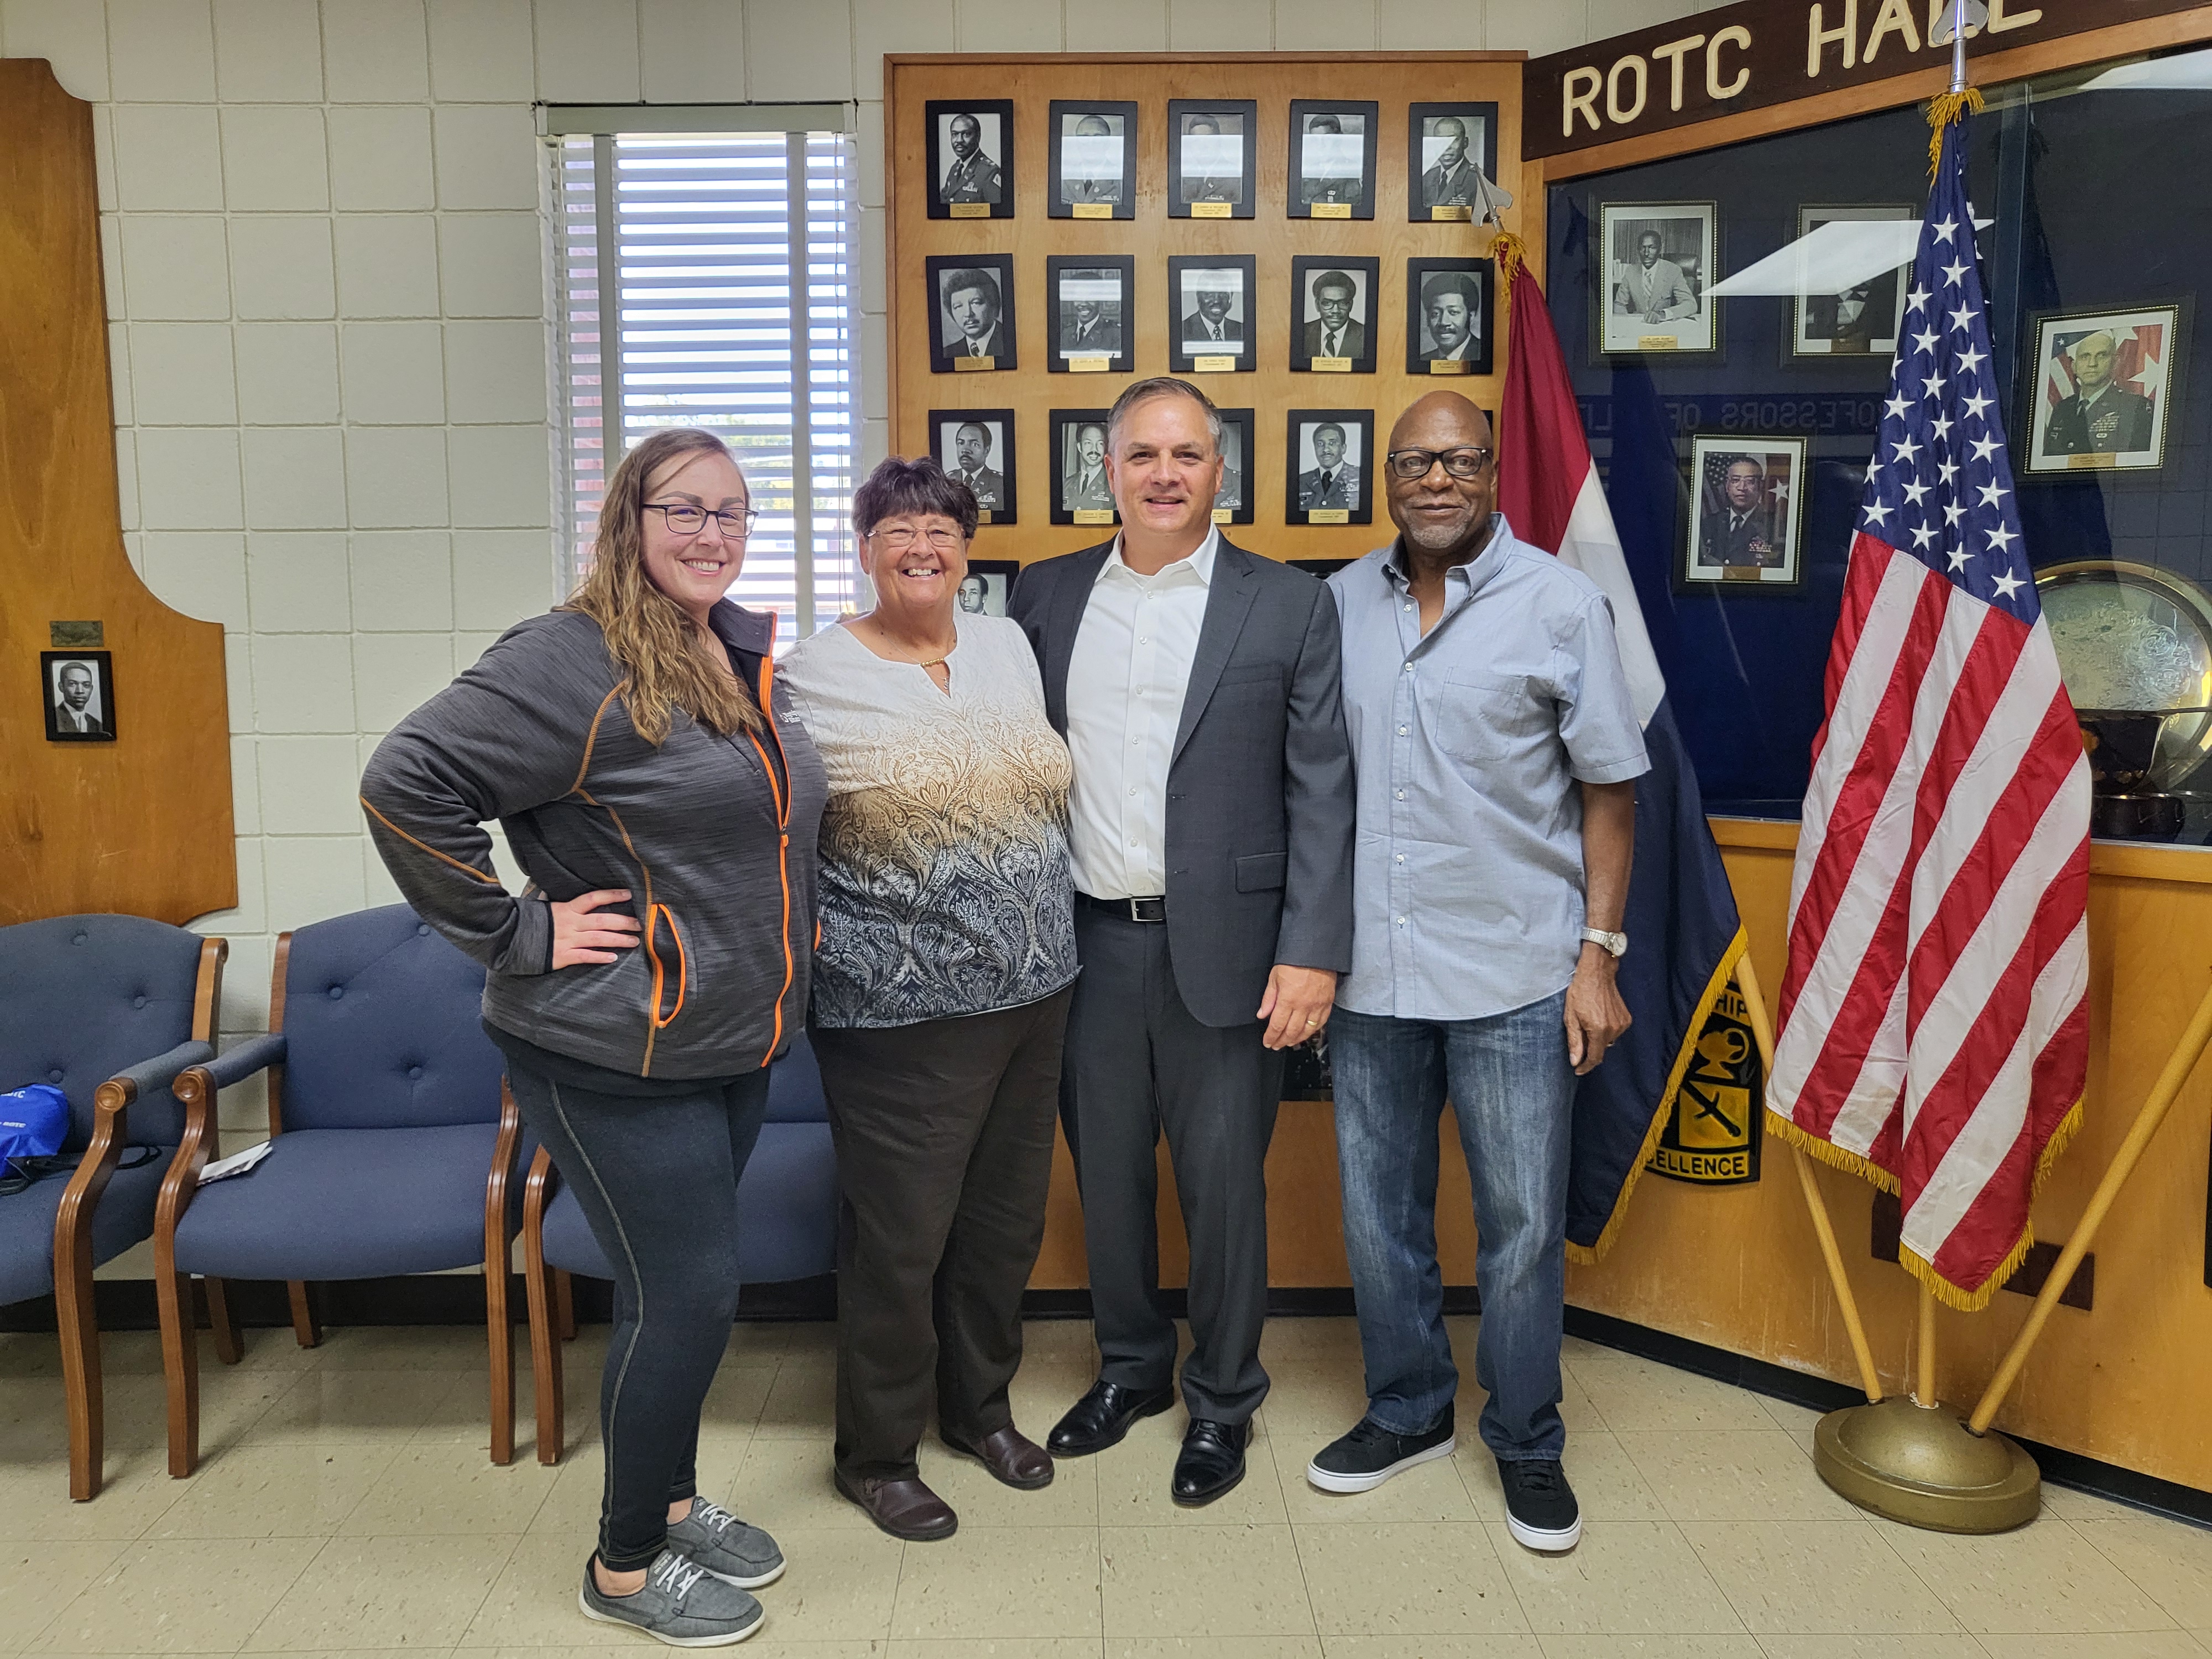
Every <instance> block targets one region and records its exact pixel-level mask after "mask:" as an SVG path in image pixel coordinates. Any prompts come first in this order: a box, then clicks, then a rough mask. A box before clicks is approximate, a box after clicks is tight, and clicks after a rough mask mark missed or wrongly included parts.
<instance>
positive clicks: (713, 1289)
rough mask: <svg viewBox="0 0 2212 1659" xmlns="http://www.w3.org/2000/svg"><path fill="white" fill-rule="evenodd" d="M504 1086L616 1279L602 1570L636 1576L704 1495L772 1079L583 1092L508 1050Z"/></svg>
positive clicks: (604, 1390) (604, 1408) (606, 1397)
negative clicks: (706, 1422) (702, 1478)
mask: <svg viewBox="0 0 2212 1659" xmlns="http://www.w3.org/2000/svg"><path fill="white" fill-rule="evenodd" d="M507 1079H508V1081H509V1083H510V1084H511V1085H513V1090H514V1099H515V1104H516V1105H518V1106H519V1107H520V1108H521V1109H522V1116H523V1121H525V1122H526V1123H527V1124H529V1126H530V1127H531V1130H532V1133H535V1134H536V1135H537V1137H538V1139H540V1140H542V1141H544V1143H545V1146H546V1149H547V1150H548V1151H549V1152H551V1153H552V1154H553V1162H554V1164H555V1166H556V1168H558V1169H559V1170H560V1171H561V1178H562V1180H563V1181H565V1182H568V1186H569V1187H570V1188H571V1189H572V1190H574V1193H575V1194H576V1201H577V1202H578V1203H579V1204H580V1205H582V1206H583V1209H584V1218H585V1219H586V1221H588V1222H590V1223H591V1226H592V1237H593V1238H595V1239H597V1240H598V1241H599V1249H601V1250H602V1251H603V1252H604V1253H605V1255H606V1258H607V1261H609V1262H610V1263H611V1264H612V1266H613V1267H614V1270H615V1281H614V1283H615V1325H614V1336H613V1340H611V1342H610V1343H609V1344H608V1346H607V1368H606V1371H605V1374H604V1375H603V1376H602V1377H601V1378H600V1381H599V1432H600V1437H601V1439H602V1441H603V1442H604V1443H605V1452H606V1463H607V1476H606V1496H605V1498H604V1500H603V1501H602V1502H601V1504H600V1508H599V1560H600V1562H601V1564H602V1565H605V1567H606V1569H607V1570H608V1571H610V1572H632V1571H636V1570H637V1569H639V1568H641V1567H645V1566H649V1565H652V1562H653V1557H655V1556H656V1555H658V1554H659V1553H660V1551H661V1547H662V1546H663V1545H664V1544H665V1543H666V1542H667V1539H668V1506H669V1504H672V1503H677V1502H680V1501H681V1500H683V1499H685V1498H690V1497H692V1496H694V1495H695V1494H696V1492H697V1490H698V1472H697V1469H696V1459H697V1455H698V1450H699V1408H700V1407H701V1405H702V1403H703V1402H704V1401H705V1400H706V1398H707V1389H708V1386H709V1385H710V1384H712V1383H713V1382H714V1372H715V1370H716V1368H717V1367H719V1366H720V1364H721V1363H722V1355H723V1353H724V1352H725V1351H726V1349H727V1348H728V1346H729V1342H730V1322H731V1320H732V1317H733V1316H735V1315H736V1313H737V1309H738V1176H742V1175H743V1174H744V1170H745V1162H746V1160H747V1159H749V1158H751V1157H752V1155H753V1143H754V1142H756V1141H757V1140H758V1139H760V1131H761V1123H762V1121H763V1119H764V1118H765V1117H766V1116H767V1115H768V1073H767V1072H766V1071H765V1070H763V1071H761V1072H759V1073H752V1074H749V1075H747V1076H745V1077H744V1078H742V1079H738V1081H736V1082H734V1083H731V1084H728V1085H702V1088H701V1090H700V1091H699V1092H698V1093H696V1094H685V1095H677V1096H673V1097H667V1096H664V1097H658V1098H640V1097H635V1096H629V1095H611V1094H600V1093H599V1092H597V1091H592V1090H587V1089H581V1088H579V1087H577V1086H576V1085H574V1084H573V1083H562V1082H558V1081H556V1080H555V1079H552V1078H550V1077H547V1076H545V1075H544V1074H543V1073H538V1072H535V1071H532V1070H531V1069H530V1068H529V1067H528V1066H524V1065H520V1064H517V1063H516V1062H515V1061H514V1060H513V1056H512V1055H510V1056H509V1058H508V1063H507Z"/></svg>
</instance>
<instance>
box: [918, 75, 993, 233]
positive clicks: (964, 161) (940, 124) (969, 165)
mask: <svg viewBox="0 0 2212 1659" xmlns="http://www.w3.org/2000/svg"><path fill="white" fill-rule="evenodd" d="M922 118H923V120H924V121H925V122H926V123H927V134H928V139H929V216H930V217H931V218H933V219H1011V218H1012V217H1013V216H1014V101H1013V100H1012V99H1011V98H981V99H974V100H969V102H966V103H953V102H951V101H949V100H944V99H934V100H931V101H930V102H928V103H926V104H924V105H923V106H922Z"/></svg>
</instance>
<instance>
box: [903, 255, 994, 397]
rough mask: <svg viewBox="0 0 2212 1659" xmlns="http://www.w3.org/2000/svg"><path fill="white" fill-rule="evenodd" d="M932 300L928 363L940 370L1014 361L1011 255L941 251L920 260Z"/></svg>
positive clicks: (955, 371)
mask: <svg viewBox="0 0 2212 1659" xmlns="http://www.w3.org/2000/svg"><path fill="white" fill-rule="evenodd" d="M922 268H923V270H924V272H925V274H926V275H927V280H928V283H929V291H930V294H931V295H932V296H933V298H934V299H935V300H936V301H937V331H936V332H935V333H934V334H933V335H932V336H931V337H930V346H929V366H930V368H932V369H933V370H934V371H935V372H936V373H938V374H966V373H969V372H970V371H973V370H984V371H988V370H992V369H1000V368H1013V367H1014V256H1013V255H1012V254H1011V253H944V254H935V255H933V256H932V257H931V258H929V259H928V260H927V261H926V262H925V263H924V264H923V267H922Z"/></svg>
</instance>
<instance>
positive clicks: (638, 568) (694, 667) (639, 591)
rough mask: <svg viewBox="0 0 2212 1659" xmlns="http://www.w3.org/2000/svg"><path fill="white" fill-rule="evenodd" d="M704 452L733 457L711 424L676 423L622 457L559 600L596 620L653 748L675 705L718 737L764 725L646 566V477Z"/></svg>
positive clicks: (635, 721) (633, 717) (632, 714)
mask: <svg viewBox="0 0 2212 1659" xmlns="http://www.w3.org/2000/svg"><path fill="white" fill-rule="evenodd" d="M708 454H712V455H724V456H729V459H730V460H731V462H732V465H734V464H735V462H736V459H737V458H736V457H735V456H732V455H730V449H729V446H728V445H727V444H726V443H724V442H723V441H721V439H720V437H718V436H716V435H714V433H712V432H708V431H706V430H704V429H703V428H698V427H680V426H679V427H665V428H662V429H661V430H659V431H658V432H656V433H654V434H653V435H652V436H651V437H649V438H647V440H645V441H644V442H642V443H641V444H640V445H638V447H636V448H635V449H633V450H631V451H630V452H629V454H627V455H625V456H623V459H622V464H621V465H619V466H617V467H616V468H615V475H614V477H611V478H610V479H609V480H608V481H607V489H606V494H605V496H604V497H602V498H601V500H600V502H599V535H598V537H597V538H596V539H595V540H594V541H593V542H592V568H591V574H588V575H586V577H585V578H584V580H582V581H581V582H580V583H579V584H578V586H577V588H576V591H575V592H574V593H572V594H570V595H569V596H568V603H567V604H566V605H562V607H561V608H562V610H564V611H582V612H583V613H584V614H585V615H586V616H587V617H590V618H591V619H592V621H593V622H595V623H599V631H600V632H601V633H602V634H604V635H605V636H606V641H607V654H608V655H609V656H611V657H612V658H613V659H615V661H616V663H617V665H619V666H620V667H621V668H622V671H623V676H624V678H623V685H622V691H623V702H625V703H627V704H628V705H629V720H630V724H631V726H635V728H636V730H637V734H638V736H640V737H641V738H644V739H645V740H646V741H647V743H649V744H652V745H653V747H654V748H656V749H658V748H659V746H660V745H661V744H662V743H663V742H665V740H666V739H667V737H668V728H669V724H670V721H671V717H672V713H673V711H674V710H676V709H678V708H680V709H682V710H684V713H686V714H690V716H691V718H692V719H693V720H696V721H697V722H698V723H699V724H700V725H702V726H705V727H706V728H707V729H708V731H710V732H714V733H715V735H717V736H718V737H725V738H726V737H729V736H731V735H732V734H733V733H736V732H757V731H759V730H760V729H761V714H760V708H759V706H758V705H757V703H756V702H754V701H753V698H752V696H751V694H750V692H749V691H748V690H747V689H746V688H745V686H744V684H742V683H741V682H740V681H739V680H738V678H735V677H734V676H732V675H730V674H728V673H726V672H724V671H722V669H721V668H720V666H719V665H717V664H716V663H715V662H714V660H713V659H711V658H710V657H709V656H708V654H707V651H708V647H707V642H706V641H702V639H701V638H700V637H699V629H698V626H697V624H696V623H694V622H693V621H692V620H691V618H690V617H689V616H688V615H686V614H685V612H684V607H683V606H681V605H678V604H677V603H676V601H675V600H673V599H670V598H669V597H668V595H667V594H665V593H664V592H661V591H660V590H659V588H658V587H656V586H653V580H652V579H651V578H650V577H648V576H647V574H645V528H644V520H645V497H646V491H647V486H648V485H650V484H651V483H652V482H653V477H654V476H655V475H656V474H658V473H659V472H660V471H662V470H663V469H664V468H665V467H666V466H667V465H669V464H670V463H671V461H678V460H682V459H688V458H689V457H690V456H693V455H708ZM738 477H741V478H742V477H744V470H743V469H742V468H740V469H739V471H738ZM748 489H750V486H748Z"/></svg>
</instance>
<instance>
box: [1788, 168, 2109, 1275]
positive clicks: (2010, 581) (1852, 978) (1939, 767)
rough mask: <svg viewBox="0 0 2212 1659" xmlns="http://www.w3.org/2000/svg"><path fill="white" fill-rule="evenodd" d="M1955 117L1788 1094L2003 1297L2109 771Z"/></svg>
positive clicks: (1882, 489)
mask: <svg viewBox="0 0 2212 1659" xmlns="http://www.w3.org/2000/svg"><path fill="white" fill-rule="evenodd" d="M1964 134H1965V127H1964V125H1954V126H1952V127H1950V128H1949V129H1948V130H1947V131H1946V132H1945V133H1944V136H1943V149H1942V158H1941V161H1940V163H1939V165H1938V167H1937V170H1936V184H1935V187H1934V189H1933V191H1931V193H1930V195H1929V204H1928V215H1927V218H1926V221H1925V222H1924V223H1923V225H1922V227H1921V232H1920V241H1919V246H1918V252H1917V256H1916V258H1915V259H1914V262H1913V266H1912V289H1911V293H1910V294H1909V295H1907V296H1906V300H1905V333H1904V336H1903V337H1901V338H1900V339H1899V342H1898V349H1897V357H1896V362H1895V363H1894V365H1893V370H1892V377H1891V380H1890V396H1889V400H1888V402H1887V404H1886V405H1885V413H1884V416H1883V419H1882V422H1881V433H1880V435H1879V437H1878V439H1877V441H1876V445H1875V455H1874V459H1873V460H1872V462H1871V463H1870V464H1869V466H1868V468H1867V484H1866V494H1865V498H1864V500H1863V503H1862V505H1861V507H1860V520H1859V527H1858V532H1857V536H1856V538H1855V539H1854V540H1853V542H1852V544H1851V553H1850V571H1849V574H1847V576H1846V578H1845V580H1844V601H1843V615H1842V617H1840V618H1839V620H1838V622H1837V624H1836V635H1835V639H1834V641H1833V643H1832V645H1831V646H1830V647H1829V652H1828V671H1827V691H1826V706H1827V718H1826V721H1825V722H1824V723H1823V725H1822V726H1821V728H1820V735H1819V736H1818V737H1817V738H1815V739H1814V751H1813V752H1814V760H1813V776H1812V781H1811V784H1810V785H1809V787H1808V789H1807V791H1806V795H1805V811H1804V818H1803V823H1802V828H1801V829H1800V830H1799V833H1798V840H1797V858H1796V873H1795V876H1794V878H1793V880H1792V883H1791V890H1790V967H1789V972H1788V975H1787V976H1786V977H1785V978H1784V981H1783V987H1782V995H1781V1000H1780V1009H1779V1013H1780V1020H1779V1027H1780V1030H1779V1034H1778V1036H1777V1038H1776V1042H1775V1055H1774V1070H1773V1075H1772V1076H1771V1078H1769V1079H1768V1081H1767V1104H1768V1107H1769V1109H1770V1110H1771V1112H1772V1113H1773V1114H1774V1115H1775V1119H1776V1121H1777V1124H1778V1129H1779V1132H1780V1133H1783V1134H1784V1135H1785V1136H1787V1137H1788V1138H1789V1139H1791V1140H1793V1141H1796V1143H1797V1144H1799V1145H1801V1146H1806V1147H1807V1148H1808V1150H1810V1151H1812V1152H1814V1153H1816V1154H1818V1155H1819V1156H1820V1157H1822V1158H1826V1159H1827V1160H1828V1161H1830V1162H1832V1163H1835V1164H1840V1165H1842V1166H1843V1167H1844V1168H1846V1169H1850V1170H1856V1171H1857V1173H1859V1174H1861V1175H1863V1176H1865V1177H1866V1178H1867V1179H1868V1180H1869V1181H1872V1182H1875V1184H1876V1185H1878V1186H1881V1187H1883V1188H1887V1189H1888V1190H1890V1191H1892V1192H1894V1193H1896V1194H1898V1195H1899V1201H1900V1203H1901V1205H1902V1206H1903V1210H1904V1234H1903V1240H1902V1247H1901V1249H1900V1252H1899V1255H1900V1259H1901V1260H1902V1261H1903V1262H1904V1264H1905V1267H1907V1268H1908V1269H1909V1270H1910V1271H1911V1272H1912V1273H1914V1274H1916V1275H1917V1277H1918V1278H1919V1279H1921V1280H1922V1281H1923V1283H1925V1284H1927V1285H1929V1287H1930V1288H1931V1289H1933V1290H1934V1291H1936V1294H1937V1295H1938V1296H1940V1297H1942V1298H1943V1300H1945V1301H1946V1302H1948V1303H1949V1304H1951V1305H1952V1306H1954V1307H1958V1308H1969V1309H1970V1308H1978V1307H1979V1306H1981V1305H1982V1304H1984V1303H1985V1302H1986V1301H1988V1299H1989V1298H1990V1296H1991V1295H1992V1294H1993V1293H1994V1292H1995V1291H1996V1288H1997V1286H1998V1285H2002V1283H2003V1282H2004V1279H2005V1278H2006V1277H2007V1276H2008V1274H2009V1273H2011V1272H2012V1269H2013V1268H2014V1267H2015V1266H2016V1265H2017V1264H2018V1262H2019V1261H2020V1259H2021V1256H2022V1255H2025V1254H2026V1252H2027V1247H2028V1245H2029V1243H2031V1242H2032V1235H2031V1233H2030V1231H2029V1215H2028V1212H2029V1207H2030V1206H2031V1204H2032V1203H2033V1200H2034V1196H2035V1189H2036V1187H2037V1185H2038V1184H2039V1182H2040V1180H2041V1178H2042V1176H2043V1175H2044V1173H2045V1171H2046V1170H2048V1168H2049V1166H2050V1164H2051V1159H2052V1158H2054V1157H2055V1156H2056V1155H2057V1152H2058V1151H2059V1149H2060V1147H2061V1146H2062V1145H2063V1141H2064V1139H2065V1138H2066V1137H2067V1136H2068V1135H2069V1133H2071V1132H2072V1130H2073V1129H2074V1127H2075V1126H2076V1124H2077V1123H2078V1122H2079V1121H2080V1116H2081V1090H2082V1082H2083V1079H2084V1077H2085V1075H2086V1073H2087V1052H2088V1009H2087V1002H2086V1000H2085V997H2084V992H2085V989H2086V987H2087V976H2088V926H2087V916H2086V912H2087V897H2088V884H2089V777H2088V766H2087V761H2086V760H2085V759H2084V757H2083V756H2082V753H2081V733H2080V728H2079V727H2078V726H2077V725H2076V723H2075V718H2074V707H2073V704H2072V703H2071V702H2069V700H2068V697H2067V695H2066V688H2065V686H2064V685H2063V684H2061V682H2060V679H2059V674H2058V659H2057V654H2056V653H2055V652H2054V651H2053V650H2052V648H2051V635H2050V631H2049V629H2047V628H2046V627H2045V623H2044V619H2043V611H2042V607H2041V605H2039V603H2038V602H2037V599H2036V592H2035V576H2034V572H2033V569H2032V568H2030V567H2029V564H2028V561H2027V550H2026V549H2025V547H2024V545H2023V544H2022V542H2021V531H2020V520H2019V517H2018V514H2017V513H2015V510H2014V501H2013V477H2012V467H2011V464H2010V462H2009V460H2008V458H2007V455H2006V452H2005V435H2004V428H2003V425H2002V421H2001V419H2000V416H1999V403H2000V399H2001V398H2002V392H2003V388H2002V387H2001V386H1999V385H1998V384H1997V380H1996V374H1995V367H1996V366H1995V364H1994V363H1993V362H1991V361H1990V335H1989V325H1988V321H1987V319H1986V318H1985V317H1984V303H1983V298H1982V287H1981V278H1980V275H1979V273H1978V270H1977V269H1976V264H1975V252H1974V228H1973V222H1972V215H1971V214H1970V212H1969V211H1968V208H1967V204H1966V185H1965V181H1964V179H1963V177H1962V169H1963V167H1964V154H1965V137H1964Z"/></svg>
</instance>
